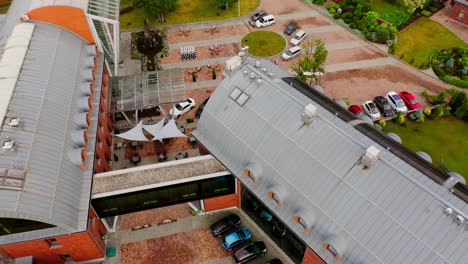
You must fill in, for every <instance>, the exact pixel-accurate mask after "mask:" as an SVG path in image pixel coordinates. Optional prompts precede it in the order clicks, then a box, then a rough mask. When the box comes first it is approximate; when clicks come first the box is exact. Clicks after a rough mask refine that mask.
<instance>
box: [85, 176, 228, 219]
mask: <svg viewBox="0 0 468 264" xmlns="http://www.w3.org/2000/svg"><path fill="white" fill-rule="evenodd" d="M235 190H236V189H235V180H234V177H233V176H232V175H227V176H220V177H215V178H210V179H205V180H199V181H194V182H187V183H181V184H176V185H171V186H165V187H160V188H155V189H149V190H143V191H138V192H132V193H125V194H119V195H115V196H110V197H103V198H96V199H93V200H92V201H91V204H92V206H93V208H94V210H95V211H96V213H97V215H98V216H99V217H100V218H104V217H110V216H115V215H121V214H127V213H133V212H138V211H142V210H147V209H152V208H157V207H163V206H168V205H173V204H178V203H185V202H190V201H195V200H200V199H206V198H212V197H216V196H222V195H226V194H232V193H234V192H235Z"/></svg>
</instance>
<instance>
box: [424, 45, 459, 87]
mask: <svg viewBox="0 0 468 264" xmlns="http://www.w3.org/2000/svg"><path fill="white" fill-rule="evenodd" d="M431 66H432V69H433V70H434V72H435V73H436V74H437V76H438V77H439V79H441V80H442V81H444V82H446V83H450V84H452V85H455V86H458V87H462V88H468V47H465V48H459V47H455V48H451V49H443V50H441V51H439V52H438V53H437V54H436V55H434V56H433V57H432V59H431Z"/></svg>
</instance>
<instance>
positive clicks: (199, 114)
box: [195, 97, 210, 118]
mask: <svg viewBox="0 0 468 264" xmlns="http://www.w3.org/2000/svg"><path fill="white" fill-rule="evenodd" d="M209 99H210V97H208V98H206V100H205V101H203V103H201V105H200V106H199V107H198V109H197V111H196V112H195V116H196V117H198V118H199V117H200V116H201V114H202V113H203V109H205V105H206V103H208V100H209Z"/></svg>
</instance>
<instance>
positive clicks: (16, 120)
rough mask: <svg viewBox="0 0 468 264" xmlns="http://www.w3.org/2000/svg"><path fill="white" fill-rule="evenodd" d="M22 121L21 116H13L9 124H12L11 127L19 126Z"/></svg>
mask: <svg viewBox="0 0 468 264" xmlns="http://www.w3.org/2000/svg"><path fill="white" fill-rule="evenodd" d="M20 121H21V120H20V118H19V117H12V118H11V119H10V122H8V125H10V127H19V125H20Z"/></svg>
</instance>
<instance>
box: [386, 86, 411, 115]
mask: <svg viewBox="0 0 468 264" xmlns="http://www.w3.org/2000/svg"><path fill="white" fill-rule="evenodd" d="M387 99H388V101H389V102H390V105H391V106H392V108H393V109H395V110H396V111H397V112H402V113H403V114H406V112H408V108H406V105H405V102H403V100H402V99H401V97H400V96H399V95H398V94H397V93H395V92H394V91H391V92H389V93H388V94H387Z"/></svg>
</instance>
